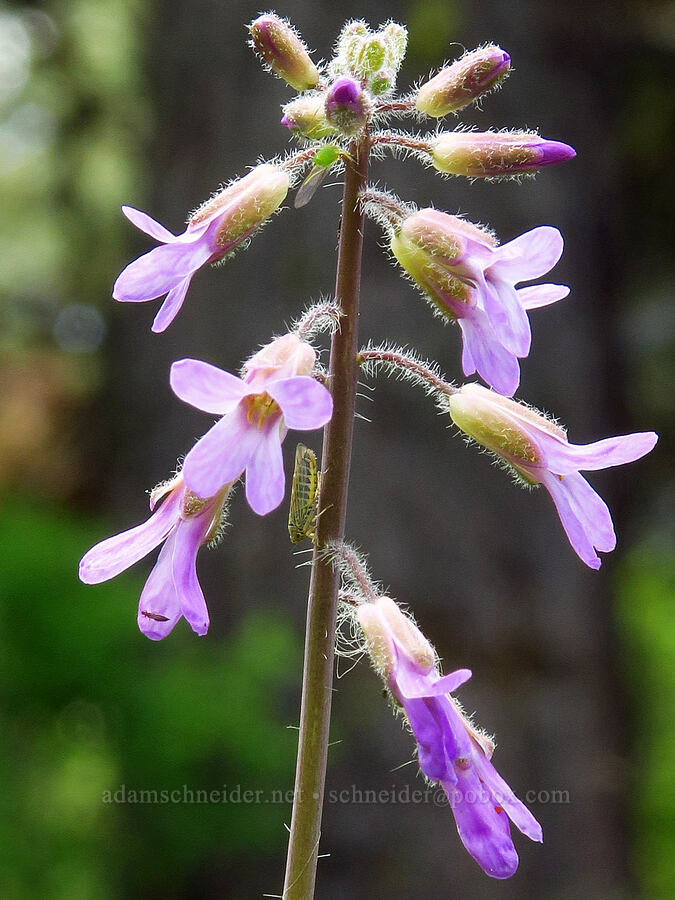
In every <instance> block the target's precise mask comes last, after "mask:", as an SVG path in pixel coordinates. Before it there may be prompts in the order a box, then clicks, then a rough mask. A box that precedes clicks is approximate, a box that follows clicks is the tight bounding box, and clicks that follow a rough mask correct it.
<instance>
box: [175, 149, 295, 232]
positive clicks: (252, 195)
mask: <svg viewBox="0 0 675 900" xmlns="http://www.w3.org/2000/svg"><path fill="white" fill-rule="evenodd" d="M289 186H290V179H289V175H288V172H287V171H286V170H285V169H282V168H281V167H280V166H275V165H273V164H272V163H263V164H261V165H259V166H256V167H255V169H253V171H251V172H249V174H248V175H246V176H245V177H244V178H240V179H239V180H238V181H235V182H233V183H232V184H230V185H228V186H227V187H226V188H225V189H224V190H222V191H220V193H218V194H216V196H215V197H212V198H211V199H210V200H207V201H206V203H205V204H204V205H203V206H201V207H200V208H199V209H198V210H197V211H196V212H195V213H194V214H193V215H192V216H191V218H190V226H192V227H194V226H199V225H200V224H203V223H205V222H206V221H207V220H212V219H214V218H215V217H216V216H219V215H220V216H221V220H220V222H219V224H218V230H217V232H216V235H215V243H216V246H217V247H222V248H229V247H230V246H232V245H234V244H235V243H237V242H238V241H240V239H242V238H244V237H246V236H248V235H249V234H250V233H252V232H253V231H255V230H256V228H259V227H260V226H261V225H262V224H263V222H264V221H265V220H266V219H268V218H269V217H270V216H271V215H272V214H273V213H274V212H276V210H277V209H279V207H280V206H281V204H282V203H283V202H284V200H285V198H286V194H287V193H288V188H289Z"/></svg>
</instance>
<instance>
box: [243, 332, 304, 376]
mask: <svg viewBox="0 0 675 900" xmlns="http://www.w3.org/2000/svg"><path fill="white" fill-rule="evenodd" d="M315 362H316V351H315V350H314V348H313V347H312V346H311V345H310V344H308V343H307V341H303V340H302V338H300V337H299V336H298V335H297V334H296V333H295V332H289V333H288V334H284V335H283V336H282V337H279V338H275V339H274V340H273V341H271V342H270V343H269V344H265V346H264V347H262V349H260V350H258V352H257V353H255V354H254V355H253V356H252V357H251V358H250V359H249V360H248V361H247V362H246V363H244V366H243V370H244V377H245V379H246V382H247V384H253V383H256V382H257V380H260V379H263V380H265V379H268V380H269V378H270V377H271V376H272V375H274V376H275V377H276V378H292V377H294V376H295V375H311V374H312V372H313V370H314V364H315Z"/></svg>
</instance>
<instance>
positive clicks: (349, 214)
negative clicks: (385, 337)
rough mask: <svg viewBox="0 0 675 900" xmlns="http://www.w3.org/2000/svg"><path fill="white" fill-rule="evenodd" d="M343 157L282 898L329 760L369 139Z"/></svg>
mask: <svg viewBox="0 0 675 900" xmlns="http://www.w3.org/2000/svg"><path fill="white" fill-rule="evenodd" d="M349 152H350V154H351V156H352V158H353V159H354V163H353V164H352V163H350V162H347V163H346V165H345V181H344V192H343V199H342V224H341V228H340V245H339V250H338V263H337V277H336V281H335V297H336V300H337V301H338V302H339V303H340V306H341V308H342V318H341V320H340V328H339V329H338V330H337V331H335V333H334V334H333V337H332V340H331V352H330V365H329V373H328V385H329V388H330V390H331V392H332V395H333V416H332V418H331V420H330V422H329V423H328V425H327V426H326V429H325V432H324V442H323V459H322V464H321V469H322V472H323V477H322V484H321V501H320V502H321V514H320V515H319V517H318V519H317V529H316V540H315V545H314V556H313V558H312V574H311V579H310V587H309V603H308V609H307V627H306V632H305V659H304V667H303V679H302V704H301V710H300V733H299V738H298V758H297V765H296V773H295V792H294V800H293V814H292V818H291V835H290V839H289V843H288V857H287V861H286V878H285V882H284V893H283V896H284V900H310V898H311V897H313V895H314V882H315V879H316V864H317V859H318V847H319V837H320V834H321V813H322V807H323V792H324V784H325V780H326V763H327V759H328V733H329V726H330V708H331V698H332V683H333V662H334V657H335V623H336V615H337V599H338V590H339V586H340V579H339V575H338V573H337V572H336V571H335V570H334V569H333V567H332V565H331V564H330V561H328V560H326V559H325V554H324V555H322V551H323V550H324V549H325V547H326V546H327V545H328V544H333V543H339V542H341V541H342V540H343V539H344V529H345V515H346V509H347V488H348V483H349V468H350V463H351V455H352V435H353V430H354V411H355V406H356V386H357V380H358V371H359V366H358V362H357V351H358V313H359V294H360V286H361V253H362V247H363V223H364V216H363V213H362V212H361V210H360V206H359V203H358V196H359V192H360V191H362V190H363V188H364V187H365V184H366V177H367V172H368V156H369V153H370V138H369V136H368V134H367V132H366V133H364V135H363V136H362V137H361V138H360V139H359V140H358V141H354V142H353V143H352V144H351V145H350V148H349Z"/></svg>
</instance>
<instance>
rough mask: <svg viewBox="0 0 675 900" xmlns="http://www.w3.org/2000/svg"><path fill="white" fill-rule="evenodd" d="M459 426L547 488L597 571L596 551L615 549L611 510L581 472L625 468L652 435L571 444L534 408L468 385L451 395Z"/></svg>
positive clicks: (651, 440)
mask: <svg viewBox="0 0 675 900" xmlns="http://www.w3.org/2000/svg"><path fill="white" fill-rule="evenodd" d="M448 406H449V409H450V415H451V416H452V420H453V421H454V423H455V424H456V425H457V426H458V427H459V428H461V429H462V431H464V432H465V433H466V434H468V435H469V437H472V438H473V439H474V440H475V441H477V442H478V443H479V444H482V445H483V446H484V447H487V449H488V450H491V451H492V452H493V453H495V454H496V455H497V456H498V457H499V458H500V459H502V460H504V461H505V462H507V463H508V464H509V466H511V467H512V468H513V470H514V471H515V473H516V474H517V475H518V476H519V477H520V478H521V479H522V480H523V481H525V482H526V483H527V484H531V485H538V484H543V485H544V487H545V488H546V490H547V491H548V492H549V494H550V495H551V497H552V499H553V502H554V503H555V505H556V509H557V510H558V515H559V516H560V521H561V522H562V525H563V528H564V529H565V532H566V534H567V537H568V538H569V541H570V544H571V545H572V547H573V548H574V550H575V551H576V553H577V554H578V555H579V557H580V558H581V559H582V560H583V561H584V562H585V563H586V565H587V566H590V567H591V568H592V569H599V568H600V558H599V557H598V555H597V553H596V550H599V551H601V552H603V553H608V552H609V551H610V550H613V549H614V547H615V546H616V535H615V534H614V525H613V523H612V517H611V515H610V512H609V509H608V508H607V505H606V503H605V502H604V501H603V500H602V498H601V497H600V496H599V495H598V494H597V493H596V492H595V491H594V490H593V488H592V487H591V486H590V484H589V483H588V482H587V481H586V479H585V478H584V477H583V476H582V475H581V474H580V473H581V472H587V471H593V470H596V469H607V468H609V467H610V466H622V465H624V463H629V462H633V461H634V460H636V459H640V458H641V457H642V456H644V455H645V454H646V453H649V451H650V450H651V449H652V448H653V447H654V445H655V444H656V441H657V440H658V437H657V435H656V434H654V432H653V431H644V432H638V433H636V434H626V435H622V436H620V437H613V438H607V439H606V440H603V441H596V442H595V443H593V444H584V445H580V444H570V442H569V441H568V440H567V435H566V434H565V432H564V430H563V429H562V428H560V426H558V425H556V424H555V423H554V422H551V421H550V420H549V419H547V418H545V417H544V416H542V415H540V414H539V413H537V412H536V411H535V410H533V409H530V408H529V407H527V406H524V405H523V404H521V403H517V402H516V401H515V400H510V399H508V398H507V397H501V396H500V395H499V394H495V393H494V392H493V391H489V390H487V389H486V388H484V387H481V385H479V384H465V385H464V386H463V387H462V388H460V390H459V391H457V392H456V393H455V394H452V395H451V396H449V397H448Z"/></svg>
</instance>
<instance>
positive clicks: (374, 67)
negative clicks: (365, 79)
mask: <svg viewBox="0 0 675 900" xmlns="http://www.w3.org/2000/svg"><path fill="white" fill-rule="evenodd" d="M386 60H387V44H386V42H385V40H384V38H382V37H380V35H379V34H373V35H370V36H369V37H367V38H365V39H364V41H363V43H362V44H361V47H360V49H359V53H358V58H357V66H356V68H357V70H358V71H359V72H360V73H362V74H363V75H365V76H368V75H372V74H373V73H374V72H377V71H379V70H380V69H381V68H382V66H383V65H384V64H385V62H386Z"/></svg>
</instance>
